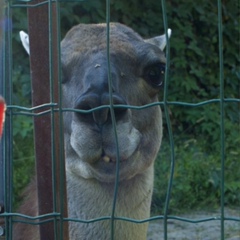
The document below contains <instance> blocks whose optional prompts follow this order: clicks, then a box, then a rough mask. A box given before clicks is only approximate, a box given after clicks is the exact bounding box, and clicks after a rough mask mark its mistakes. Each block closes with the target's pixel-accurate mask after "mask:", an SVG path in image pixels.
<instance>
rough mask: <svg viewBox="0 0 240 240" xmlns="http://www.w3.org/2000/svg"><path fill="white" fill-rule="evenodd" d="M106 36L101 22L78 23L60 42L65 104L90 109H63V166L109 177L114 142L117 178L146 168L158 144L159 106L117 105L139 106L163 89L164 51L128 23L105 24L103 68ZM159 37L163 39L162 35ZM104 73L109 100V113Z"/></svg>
mask: <svg viewBox="0 0 240 240" xmlns="http://www.w3.org/2000/svg"><path fill="white" fill-rule="evenodd" d="M106 36H107V35H106V25H105V24H98V25H84V24H80V25H78V26H76V27H74V28H72V29H71V30H70V31H69V32H68V34H67V35H66V37H65V38H64V39H63V41H62V43H61V48H62V56H61V58H62V67H63V83H62V87H63V104H64V107H65V108H71V109H74V110H89V111H90V112H88V113H81V112H77V111H76V112H75V111H68V112H65V113H64V123H65V148H66V169H67V172H68V173H69V174H75V175H77V176H79V177H83V178H86V179H91V178H95V179H97V180H99V181H102V182H113V181H114V180H115V176H116V162H117V144H118V153H119V159H118V160H119V177H120V181H123V180H127V179H130V178H132V177H133V176H135V175H137V174H139V173H141V172H143V171H144V170H145V169H147V168H148V167H149V166H150V165H152V164H153V161H154V159H155V157H156V154H157V152H158V150H159V147H160V144H161V138H162V117H161V109H160V107H159V106H154V107H150V108H144V109H141V110H136V109H132V108H130V107H129V108H128V107H127V108H124V107H123V105H130V106H142V105H146V104H150V103H153V102H157V101H158V95H159V92H160V91H162V90H163V87H162V85H163V81H164V70H165V57H164V54H163V52H162V50H161V48H162V47H159V46H156V44H155V42H154V41H156V39H154V41H151V40H147V41H144V40H143V39H142V38H141V37H140V36H139V35H138V34H136V33H135V32H133V30H131V29H130V28H128V27H126V26H123V25H121V24H111V26H110V52H109V55H110V69H109V70H108V61H107V44H106ZM160 38H161V41H165V42H166V40H165V37H163V36H161V37H160ZM157 43H159V40H158V41H157ZM161 43H162V42H161ZM164 46H165V45H164ZM109 75H110V76H109ZM109 77H110V78H111V80H112V86H111V87H112V89H111V91H112V102H113V104H114V106H115V108H114V109H113V111H112V113H111V111H110V108H109V104H110V94H109V87H110V86H109ZM118 105H119V106H118ZM100 106H101V108H100V109H98V110H96V109H95V108H97V107H100ZM94 109H95V110H94ZM112 114H114V116H112ZM113 118H114V119H115V122H116V133H117V141H116V138H115V133H114V128H113V122H112V121H113Z"/></svg>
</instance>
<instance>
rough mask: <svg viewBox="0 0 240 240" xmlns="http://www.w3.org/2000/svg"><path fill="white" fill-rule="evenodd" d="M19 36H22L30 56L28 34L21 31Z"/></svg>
mask: <svg viewBox="0 0 240 240" xmlns="http://www.w3.org/2000/svg"><path fill="white" fill-rule="evenodd" d="M19 36H20V39H21V42H22V45H23V47H24V48H25V50H26V52H27V53H28V55H30V49H29V38H28V34H27V33H25V32H24V31H20V32H19Z"/></svg>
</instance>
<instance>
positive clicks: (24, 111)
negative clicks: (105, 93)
mask: <svg viewBox="0 0 240 240" xmlns="http://www.w3.org/2000/svg"><path fill="white" fill-rule="evenodd" d="M30 2H31V1H30V0H29V1H27V0H22V1H15V2H11V1H9V2H8V6H7V14H8V17H10V16H11V9H12V8H19V7H25V8H28V7H29V8H30V7H31V8H32V7H38V6H39V5H42V4H48V5H49V6H51V4H52V2H54V3H56V4H57V7H58V11H57V14H58V18H60V17H59V15H60V11H59V6H58V1H51V0H49V1H45V2H42V3H40V4H35V5H32V4H31V5H29V4H28V3H30ZM60 2H61V1H60ZM217 3H218V32H219V36H218V39H219V73H220V77H219V83H220V98H219V99H209V100H207V101H203V102H199V103H188V102H173V101H172V102H170V101H168V81H169V74H168V69H169V62H170V44H169V39H168V38H167V47H166V56H167V63H166V75H165V85H164V98H163V101H161V102H156V103H153V104H148V105H145V106H140V107H139V106H128V105H118V106H114V105H113V101H112V87H111V86H112V81H111V74H110V72H111V70H110V61H111V59H110V49H109V41H110V39H109V23H110V0H106V6H107V8H106V9H107V10H106V23H107V33H108V34H107V37H106V42H107V57H108V81H109V93H110V104H109V105H105V106H100V107H97V108H94V109H91V110H75V109H66V108H62V107H61V102H60V103H55V102H54V101H51V102H50V103H46V104H43V105H41V106H36V107H33V108H27V107H24V106H19V105H12V94H13V87H12V82H11V79H12V72H11V64H12V63H11V61H12V59H11V56H12V55H11V54H12V50H11V39H12V35H11V34H12V33H11V31H9V32H8V33H7V36H6V39H8V41H5V49H7V50H5V53H6V54H5V56H4V57H5V62H4V63H5V65H4V68H5V73H4V76H3V77H4V79H5V82H4V83H3V84H4V92H3V94H4V96H5V98H6V99H7V102H8V104H9V105H8V116H7V119H6V129H9V131H8V132H6V135H8V136H5V137H4V139H3V145H4V154H3V155H4V159H5V165H4V167H5V171H4V172H5V174H4V179H5V209H6V211H5V212H4V213H3V214H2V215H1V216H3V217H5V220H6V223H7V226H6V239H8V240H10V239H12V229H13V223H14V217H20V219H21V220H18V222H22V223H27V224H43V223H46V222H51V221H54V222H55V225H54V227H55V230H57V229H58V230H59V229H63V224H64V222H66V221H75V222H82V223H91V222H95V221H104V220H110V221H111V239H114V222H115V221H116V220H123V221H130V222H134V223H136V224H141V223H144V222H150V221H154V220H157V219H161V220H163V222H164V239H165V240H167V239H168V223H167V221H168V220H169V219H175V220H179V221H185V222H189V223H200V222H207V221H215V220H217V221H220V222H221V240H223V239H224V222H225V221H226V220H231V221H238V222H240V218H234V217H225V214H224V169H225V146H224V144H225V136H224V115H225V113H224V105H225V103H227V102H240V99H233V98H224V75H223V50H222V49H223V48H222V46H223V42H222V14H221V9H222V4H221V0H218V1H217ZM161 4H162V11H163V20H164V29H165V33H167V29H168V22H167V14H166V5H165V0H161ZM50 9H51V8H50ZM49 18H50V19H51V18H52V16H51V11H49ZM58 21H59V20H58ZM49 29H51V27H49ZM50 36H51V32H50ZM166 36H167V34H166ZM49 46H50V47H51V39H50V41H49ZM51 58H52V55H51V51H50V59H49V61H50V62H52V59H51ZM50 67H51V66H50ZM50 74H51V73H50ZM60 74H61V73H60V72H59V76H60ZM8 79H9V81H8ZM50 79H51V77H50ZM50 94H51V97H50V98H51V99H53V90H51V93H50ZM60 99H61V94H60ZM60 101H61V100H60ZM212 103H219V108H220V112H221V116H220V128H221V139H220V141H221V152H220V153H219V154H220V156H221V216H220V217H214V216H213V217H209V218H204V219H197V220H192V219H187V218H182V217H178V216H170V215H168V209H169V203H170V199H171V189H172V183H173V174H174V167H175V155H174V141H173V133H172V128H171V122H170V117H169V113H168V106H170V105H178V106H179V107H181V106H186V107H189V108H191V107H200V106H203V105H208V104H212ZM155 105H161V106H162V107H163V109H164V113H165V118H166V123H167V128H168V132H169V136H170V147H171V169H170V177H169V183H168V187H167V196H166V201H165V210H164V214H163V215H159V216H153V217H150V218H148V219H142V220H136V219H130V218H125V217H115V206H116V200H117V192H118V173H119V152H118V148H117V152H116V156H117V164H116V169H117V171H116V172H117V173H116V181H115V190H114V198H113V204H112V214H111V215H110V216H107V217H100V218H96V219H91V220H83V219H72V218H64V217H62V212H56V211H55V212H53V213H48V214H44V215H40V216H36V217H30V216H27V215H24V214H18V213H13V212H12V205H13V204H12V183H13V180H12V177H11V176H12V173H13V169H12V159H13V152H12V151H11V150H10V151H9V149H12V148H11V144H12V143H11V142H12V138H13V132H12V128H11V127H12V121H13V116H14V115H25V116H30V117H38V116H41V115H45V114H50V115H51V117H52V119H54V114H55V112H60V113H62V112H66V111H70V112H72V111H76V112H81V113H89V112H93V111H96V110H98V109H102V108H109V109H110V113H111V118H112V122H113V128H114V133H115V141H116V146H118V138H117V132H116V122H115V116H114V108H116V107H119V108H123V107H125V108H129V109H137V110H141V109H144V108H147V107H152V106H155ZM46 109H47V110H46ZM36 111H38V113H36ZM52 124H54V121H52ZM61 126H62V123H61ZM60 141H61V142H63V138H62V134H61V140H60ZM55 161H56V160H55V159H54V156H53V159H52V163H53V165H54V163H55ZM53 179H54V173H53ZM53 182H54V181H53ZM62 184H63V183H62ZM53 194H54V195H55V198H56V194H55V191H54V192H53ZM35 220H39V221H38V222H37V223H36V222H34V221H35ZM55 232H56V231H55ZM62 232H63V231H62V230H60V231H59V232H58V233H56V234H55V239H63V235H62ZM159 238H160V237H159Z"/></svg>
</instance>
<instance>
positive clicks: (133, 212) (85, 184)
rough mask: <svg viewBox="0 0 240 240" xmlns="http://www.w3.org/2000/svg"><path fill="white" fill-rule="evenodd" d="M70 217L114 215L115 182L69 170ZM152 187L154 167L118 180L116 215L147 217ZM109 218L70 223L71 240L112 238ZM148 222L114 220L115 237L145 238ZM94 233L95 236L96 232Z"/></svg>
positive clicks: (139, 218) (133, 239) (137, 218)
mask: <svg viewBox="0 0 240 240" xmlns="http://www.w3.org/2000/svg"><path fill="white" fill-rule="evenodd" d="M67 180H68V203H69V217H70V218H78V219H84V220H90V219H94V218H100V217H103V216H111V214H112V206H113V196H114V184H113V183H112V184H109V183H102V182H99V181H96V180H95V179H83V178H79V177H77V176H74V175H72V174H70V173H67ZM152 189H153V166H151V167H149V168H148V169H147V170H146V171H145V172H144V173H142V174H139V175H137V176H135V177H134V178H132V179H130V180H127V181H122V182H120V183H119V187H118V194H117V202H116V209H115V217H127V218H133V219H136V220H141V219H145V218H148V217H149V215H150V204H151V197H152ZM110 223H111V221H110V220H105V221H99V222H95V223H91V224H84V223H71V224H70V235H71V237H72V238H71V239H80V238H81V239H92V240H94V239H100V240H101V239H110ZM147 225H148V224H146V223H145V224H134V223H130V222H125V221H120V220H118V221H115V235H114V236H115V238H114V239H132V240H135V239H146V231H147ZM93 233H94V235H93Z"/></svg>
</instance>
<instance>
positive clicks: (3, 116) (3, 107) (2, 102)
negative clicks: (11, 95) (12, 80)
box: [0, 96, 6, 137]
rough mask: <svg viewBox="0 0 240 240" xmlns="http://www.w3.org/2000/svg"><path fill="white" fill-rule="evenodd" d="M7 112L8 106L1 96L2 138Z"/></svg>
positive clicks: (0, 120) (0, 131)
mask: <svg viewBox="0 0 240 240" xmlns="http://www.w3.org/2000/svg"><path fill="white" fill-rule="evenodd" d="M5 111H6V104H5V101H4V99H3V97H1V96H0V137H1V136H2V132H3V124H4V120H5Z"/></svg>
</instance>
